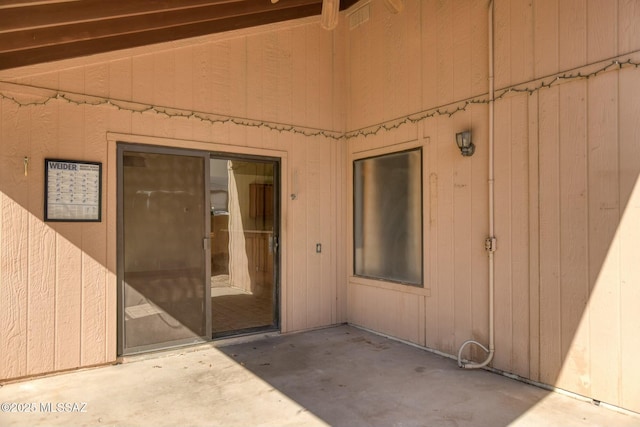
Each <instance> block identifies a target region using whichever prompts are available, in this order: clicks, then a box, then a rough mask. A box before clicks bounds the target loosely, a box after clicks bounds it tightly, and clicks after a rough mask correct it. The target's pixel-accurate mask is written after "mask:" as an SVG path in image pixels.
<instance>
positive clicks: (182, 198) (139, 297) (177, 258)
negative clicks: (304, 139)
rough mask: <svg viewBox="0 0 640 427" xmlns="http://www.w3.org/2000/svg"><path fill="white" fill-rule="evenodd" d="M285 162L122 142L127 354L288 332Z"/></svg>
mask: <svg viewBox="0 0 640 427" xmlns="http://www.w3.org/2000/svg"><path fill="white" fill-rule="evenodd" d="M279 166H280V163H279V160H278V159H274V158H264V157H250V156H237V155H232V154H212V153H209V152H201V151H190V150H181V149H171V148H162V147H151V146H140V145H134V144H119V145H118V281H119V284H120V285H119V289H118V292H119V295H118V298H119V305H118V308H119V314H118V319H119V339H118V343H119V354H121V355H126V354H134V353H139V352H144V351H149V350H155V349H160V348H168V347H172V346H178V345H185V344H189V343H194V342H199V341H207V340H210V339H212V338H215V337H223V336H231V335H238V334H244V333H250V332H256V331H264V330H276V329H278V328H279V288H278V268H277V266H278V232H279V229H278V227H279V214H278V213H279V210H278V206H279V197H278V194H279V191H278V189H279V181H278V179H279Z"/></svg>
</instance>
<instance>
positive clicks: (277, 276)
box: [108, 132, 288, 357]
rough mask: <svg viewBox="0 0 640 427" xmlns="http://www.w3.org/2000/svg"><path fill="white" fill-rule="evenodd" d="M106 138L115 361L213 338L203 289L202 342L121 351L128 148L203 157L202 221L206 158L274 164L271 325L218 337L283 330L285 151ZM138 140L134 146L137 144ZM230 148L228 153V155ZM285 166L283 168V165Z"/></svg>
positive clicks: (207, 224)
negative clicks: (110, 155) (111, 186)
mask: <svg viewBox="0 0 640 427" xmlns="http://www.w3.org/2000/svg"><path fill="white" fill-rule="evenodd" d="M108 139H109V142H110V144H113V145H112V147H114V148H115V153H114V154H115V160H116V162H115V166H116V167H115V168H114V169H115V171H114V172H115V176H116V178H115V184H116V185H115V187H116V191H115V205H116V208H115V211H116V239H115V240H116V308H117V310H116V323H117V328H116V334H117V336H116V350H117V355H118V357H121V356H127V355H133V354H137V353H145V352H151V351H157V350H164V349H170V348H174V347H183V346H188V345H193V344H197V343H203V342H209V341H212V340H213V336H212V335H213V334H212V324H211V322H212V319H211V288H210V286H206V287H205V289H206V300H207V302H206V305H207V307H206V314H205V315H206V336H203V337H200V338H197V339H196V338H189V339H186V340H180V341H174V342H171V344H170V345H167V344H166V343H163V344H154V345H150V346H144V347H140V348H136V350H135V351H130V352H127V353H124V292H123V291H124V286H123V283H122V281H121V278H123V276H124V265H123V253H124V239H123V233H124V216H123V179H122V174H123V164H122V163H123V162H122V157H123V156H122V154H121V153H122V151H125V148H128V149H130V150H136V151H138V152H148V153H160V154H177V155H189V154H190V155H196V156H203V157H204V158H205V159H206V161H205V162H204V163H205V165H204V167H205V171H204V173H205V195H204V197H205V203H204V208H205V209H204V210H205V214H206V215H205V218H208V215H210V212H209V206H210V182H209V179H208V178H207V177H208V176H209V159H210V158H212V157H216V158H220V159H229V160H257V161H262V162H273V163H274V193H275V194H274V206H273V208H274V224H273V227H274V230H273V235H274V256H273V280H274V301H273V310H274V324H273V325H272V326H269V327H260V328H256V330H242V331H238V333H237V334H236V335H224V336H220V337H216V338H228V337H232V336H238V335H243V334H250V333H258V332H265V331H281V330H282V327H283V320H284V319H283V315H284V312H283V310H282V305H283V301H284V295H283V283H282V279H283V276H282V274H281V273H282V263H283V257H282V254H283V251H282V234H283V230H282V218H283V213H282V194H283V192H286V190H287V189H286V188H284V187H283V186H287V185H288V184H287V182H286V181H282V168H283V167H286V165H287V157H288V156H287V152H286V151H280V150H263V149H249V151H250V152H249V153H247V152H245V150H244V149H245V148H247V147H236V146H231V145H220V144H210V143H203V142H201V141H192V143H189V141H185V140H172V139H165V138H156V137H149V136H142V135H140V136H137V137H136V136H133V135H128V134H118V133H111V132H110V133H109V135H108ZM136 141H137V142H136ZM169 141H174V142H175V144H172V145H162V144H163V143H166V142H169ZM190 146H196V147H198V148H191V147H190ZM227 149H228V151H227ZM283 165H284V166H283ZM204 224H205V230H204V236H205V237H206V238H208V236H210V232H211V230H210V228H211V227H210V221H206V220H205V221H204ZM206 246H207V248H205V250H206V253H205V261H206V260H207V259H209V258H210V256H211V255H210V251H211V248H210V245H206ZM205 264H206V265H205V268H206V270H205V274H206V277H205V279H207V278H208V277H209V276H210V274H211V265H210V263H209V262H205Z"/></svg>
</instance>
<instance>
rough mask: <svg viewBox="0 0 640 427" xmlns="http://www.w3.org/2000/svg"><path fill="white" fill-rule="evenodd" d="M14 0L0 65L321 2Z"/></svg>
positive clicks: (224, 26) (270, 19) (3, 29)
mask: <svg viewBox="0 0 640 427" xmlns="http://www.w3.org/2000/svg"><path fill="white" fill-rule="evenodd" d="M16 1H17V2H19V3H18V4H13V5H9V6H7V5H6V3H5V5H4V6H2V7H1V8H0V69H8V68H14V67H19V66H24V65H31V64H36V63H40V62H48V61H54V60H60V59H67V58H72V57H77V56H84V55H91V54H96V53H102V52H108V51H112V50H119V49H126V48H131V47H138V46H143V45H148V44H155V43H162V42H167V41H173V40H179V39H184V38H190V37H197V36H202V35H206V34H213V33H219V32H224V31H230V30H236V29H240V28H246V27H252V26H257V25H264V24H269V23H274V22H279V21H285V20H291V19H297V18H302V17H307V16H314V15H319V14H320V12H321V8H322V0H281V1H279V2H278V3H275V4H272V3H271V1H270V0H217V1H216V0H164V1H158V0H136V1H132V0H108V1H107V0H71V1H65V2H53V3H51V2H45V3H44V4H43V2H36V3H34V2H28V3H25V2H24V1H25V0H14V2H16ZM354 3H355V0H346V1H345V0H343V3H342V4H341V6H342V7H343V8H346V7H349V6H351V5H352V4H354Z"/></svg>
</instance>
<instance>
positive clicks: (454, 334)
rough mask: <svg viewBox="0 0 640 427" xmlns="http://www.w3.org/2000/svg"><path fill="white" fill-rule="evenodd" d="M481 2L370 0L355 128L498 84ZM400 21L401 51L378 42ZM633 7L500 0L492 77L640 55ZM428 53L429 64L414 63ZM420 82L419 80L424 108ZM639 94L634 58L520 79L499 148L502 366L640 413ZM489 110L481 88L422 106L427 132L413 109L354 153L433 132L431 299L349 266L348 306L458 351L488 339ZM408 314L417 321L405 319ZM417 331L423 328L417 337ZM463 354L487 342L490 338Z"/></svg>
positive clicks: (428, 248)
mask: <svg viewBox="0 0 640 427" xmlns="http://www.w3.org/2000/svg"><path fill="white" fill-rule="evenodd" d="M410 3H411V4H410ZM486 6H487V2H484V1H476V0H467V1H461V2H448V1H445V2H443V1H435V0H425V1H423V2H420V6H419V10H414V9H415V8H416V7H417V6H416V5H415V4H413V2H405V11H404V12H403V14H399V15H389V13H388V11H387V10H386V9H385V8H384V5H383V3H382V2H381V1H373V2H371V5H370V7H371V11H370V12H371V19H370V20H369V21H368V22H366V23H364V24H362V25H360V26H358V27H356V28H355V29H353V30H351V31H350V34H349V36H348V43H349V44H348V46H347V52H348V56H349V58H350V62H349V72H348V76H349V81H348V85H347V87H348V88H349V93H348V96H349V99H348V105H349V111H350V115H349V125H348V129H350V130H351V129H357V128H360V127H366V126H371V125H374V124H375V123H378V122H379V121H380V120H381V119H380V117H382V120H383V121H384V120H391V119H393V118H394V117H399V116H403V115H409V114H412V113H417V112H418V111H420V110H429V109H432V108H436V107H440V106H445V107H446V106H447V104H450V103H453V102H455V101H458V100H464V99H469V98H472V97H474V96H477V95H482V94H486V93H487V89H488V83H487V78H488V72H487V53H488V52H487V42H486V40H487V36H488V35H487V9H486ZM417 17H419V21H420V22H419V25H416V23H415V21H416V19H417ZM397 22H404V24H405V25H404V27H403V28H404V30H403V31H399V32H398V35H397V37H398V38H399V39H400V40H398V41H394V42H393V46H394V47H397V48H398V49H401V55H396V53H397V52H394V55H393V56H390V55H386V56H385V55H382V54H381V52H385V51H386V50H385V48H384V46H385V45H386V44H387V43H391V42H390V41H388V40H387V29H388V28H390V27H392V26H395V25H397ZM638 22H640V4H639V3H638V2H636V1H633V0H618V1H613V2H611V1H604V0H571V1H564V0H534V1H529V0H516V1H509V0H496V1H495V14H494V35H495V40H494V53H495V84H496V89H498V90H500V89H502V88H508V87H510V86H513V85H521V86H526V87H530V88H533V87H536V86H539V84H540V80H537V79H542V78H545V77H550V78H554V77H555V75H557V74H562V73H564V72H568V71H571V70H574V69H575V71H576V72H577V71H583V72H588V71H593V70H595V69H597V68H599V67H600V66H599V65H598V62H599V61H609V60H610V59H611V58H615V57H616V56H619V55H625V54H634V56H633V59H634V60H635V61H640V54H635V52H636V51H638V50H639V49H640V30H638ZM401 27H402V26H401ZM405 39H406V40H405ZM372 40H377V41H378V42H379V44H377V45H375V46H374V45H373V42H372ZM409 40H410V42H409ZM398 58H400V59H398ZM406 58H409V60H408V61H407V60H406ZM607 63H608V62H603V63H602V65H606V64H607ZM593 64H595V65H593ZM582 67H586V68H584V69H582ZM589 67H590V68H589ZM415 69H419V70H421V73H420V77H418V78H417V79H415V80H414V79H408V78H407V76H408V75H409V74H410V73H411V71H412V70H415ZM363 70H368V72H367V73H363ZM404 81H409V82H410V89H409V94H410V95H409V96H407V97H406V98H405V99H404V101H403V102H402V103H398V100H397V99H396V98H395V97H394V96H393V95H392V92H391V91H390V90H389V88H388V87H386V86H381V87H380V88H379V91H378V93H377V94H372V93H371V92H372V91H373V90H375V87H376V85H387V84H389V82H394V83H392V84H394V85H395V86H394V87H395V88H397V89H398V90H399V91H400V92H403V91H405V86H404V83H403V82H404ZM546 81H548V80H546ZM401 82H402V83H401ZM415 93H421V100H420V105H419V107H415V104H414V101H415V99H414V97H413V95H414V94H415ZM638 93H640V70H638V69H636V68H623V69H621V70H618V69H612V70H610V71H607V72H606V73H601V74H598V75H597V76H595V77H591V78H589V79H582V80H573V81H560V82H558V83H557V84H556V85H554V86H553V87H552V88H544V89H541V90H539V91H536V92H534V93H532V94H528V93H524V94H517V93H512V94H509V95H507V96H505V97H503V98H501V99H499V100H498V101H496V103H495V157H494V159H495V179H496V180H495V203H496V204H495V219H496V225H495V231H496V236H497V238H498V246H497V247H498V251H497V252H496V255H495V260H496V270H495V273H496V276H495V277H496V283H495V303H496V310H495V326H496V336H495V339H496V355H495V359H494V362H493V366H494V367H496V368H498V369H501V370H505V371H508V372H511V373H515V374H517V375H520V376H522V377H526V378H530V379H532V380H535V381H540V382H543V383H546V384H551V385H554V386H557V387H560V388H563V389H566V390H569V391H572V392H575V393H578V394H581V395H585V396H588V397H591V398H593V399H596V400H600V401H603V402H607V403H610V404H613V405H618V406H621V407H623V408H627V409H630V410H633V411H636V412H638V411H640V384H638V382H637V380H634V379H635V378H638V376H639V375H640V371H639V369H638V367H637V364H636V363H635V362H634V360H635V356H636V355H637V354H638V352H639V350H640V335H639V334H638V333H637V331H638V330H639V328H640V314H638V311H637V310H635V309H634V307H635V306H637V304H638V302H640V290H639V289H640V271H639V270H638V268H637V265H640V252H638V251H637V241H638V235H639V231H638V230H640V227H639V226H638V224H639V223H640V209H639V203H640V202H639V200H640V183H639V182H640V178H639V177H640V125H639V124H638V120H637V117H639V116H640V101H638V99H639V98H638V96H637V94H638ZM390 105H393V106H396V108H395V109H393V110H392V109H390V108H389V106H390ZM386 111H393V113H394V114H393V115H387V114H386ZM487 119H488V108H487V106H486V105H478V106H474V107H471V108H468V109H467V111H465V112H459V113H457V114H454V115H453V116H451V117H447V116H437V117H433V118H427V119H425V120H423V121H422V122H421V123H420V126H422V133H419V132H415V130H414V125H412V124H411V125H410V124H407V125H404V130H402V129H403V127H401V128H400V129H397V130H394V131H391V132H385V131H380V132H379V133H378V134H376V135H375V136H368V137H366V138H356V139H354V140H352V141H351V142H350V144H349V154H350V155H351V156H354V155H355V153H358V152H361V151H363V150H366V149H367V148H376V149H382V148H384V147H386V148H387V149H388V150H393V147H394V144H397V143H398V142H404V141H411V140H412V139H413V140H416V139H420V138H422V141H424V145H423V147H424V149H425V163H424V169H423V174H424V180H423V187H424V188H425V192H424V194H425V197H428V200H426V201H425V209H424V221H425V222H424V224H425V235H424V239H425V242H424V243H425V246H424V247H425V263H424V265H425V287H426V288H428V290H429V292H430V296H425V297H424V305H425V306H424V310H425V311H424V316H423V315H422V313H421V312H420V313H418V314H416V315H414V316H412V317H411V318H408V319H407V318H405V314H406V310H407V309H406V304H403V302H402V297H403V295H404V293H402V292H398V291H397V290H394V289H392V290H390V289H386V288H385V289H376V288H374V287H369V288H367V289H366V290H365V289H364V288H365V287H364V286H363V285H361V284H360V283H359V281H358V280H356V279H350V283H349V285H348V286H349V297H350V298H349V300H348V301H349V307H348V315H349V321H350V322H353V323H355V324H358V325H361V326H364V327H368V328H371V329H375V330H378V331H380V332H383V333H390V331H394V330H396V331H397V332H396V333H395V335H394V336H396V337H398V338H403V339H408V340H410V341H413V342H415V343H417V344H424V345H426V346H428V347H431V348H435V349H438V350H440V351H444V352H447V353H449V354H456V352H457V349H458V346H459V345H460V344H461V343H462V342H463V341H464V340H466V339H469V338H473V339H477V340H479V341H480V342H483V343H486V342H487V339H488V320H487V316H488V310H487V305H488V296H487V293H488V279H487V267H486V255H485V253H484V250H483V244H484V238H485V237H486V236H487V234H488V214H487V209H488V203H487V201H486V196H487V184H486V183H487V177H488V175H487V166H486V165H487V159H488V158H487V152H486V150H487V135H488V127H487ZM465 129H471V130H472V131H473V140H474V143H475V144H476V146H477V149H476V153H475V154H474V156H473V157H471V158H463V157H461V156H460V154H459V152H458V150H457V149H456V147H455V143H454V137H455V133H457V132H460V131H462V130H465ZM405 293H406V292H405ZM394 294H395V295H396V296H394ZM381 299H384V301H385V302H384V304H383V305H382V306H380V303H379V301H380V300H381ZM403 310H404V311H403ZM384 311H391V312H392V313H396V316H394V315H391V314H388V313H387V314H384V315H383V312H384ZM401 314H402V319H401V321H400V322H398V321H397V318H399V316H400V315H401ZM398 323H400V324H402V325H405V326H404V327H403V328H400V330H398ZM423 323H424V325H422V324H423ZM415 331H424V336H422V335H420V336H418V337H417V338H415V339H414V338H412V337H414V336H415ZM466 356H467V357H472V358H473V359H475V360H481V359H483V358H484V354H483V352H482V351H479V350H477V349H471V350H470V351H468V353H467V354H466Z"/></svg>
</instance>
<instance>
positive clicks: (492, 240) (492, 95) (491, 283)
mask: <svg viewBox="0 0 640 427" xmlns="http://www.w3.org/2000/svg"><path fill="white" fill-rule="evenodd" d="M494 98H495V89H494V85H493V0H490V1H489V238H488V239H487V245H486V246H487V251H488V252H489V348H487V347H485V346H484V345H482V344H480V343H479V342H478V341H475V340H467V341H465V342H463V343H462V345H461V346H460V350H458V366H459V367H461V368H466V369H478V368H483V367H485V366H487V365H488V364H489V363H491V361H492V360H493V354H494V353H495V343H494V328H493V321H494V315H493V306H494V297H493V293H494V281H495V280H494V265H493V253H494V251H495V249H496V247H495V242H496V239H495V232H494V227H495V222H494V205H495V203H494V200H495V198H494V191H493V190H494V167H493V151H494V147H493V145H494V132H493V113H494V101H495V99H494ZM469 344H475V345H477V346H479V347H480V348H482V349H483V350H484V351H485V352H486V353H488V354H487V358H486V359H485V361H484V362H482V363H471V362H464V361H463V360H462V351H463V350H464V348H465V347H466V346H467V345H469Z"/></svg>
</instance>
